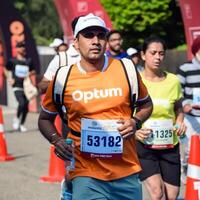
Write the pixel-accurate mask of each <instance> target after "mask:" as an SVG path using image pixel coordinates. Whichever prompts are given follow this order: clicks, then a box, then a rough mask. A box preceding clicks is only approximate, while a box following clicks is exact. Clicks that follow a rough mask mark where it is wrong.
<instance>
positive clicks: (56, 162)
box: [40, 145, 65, 183]
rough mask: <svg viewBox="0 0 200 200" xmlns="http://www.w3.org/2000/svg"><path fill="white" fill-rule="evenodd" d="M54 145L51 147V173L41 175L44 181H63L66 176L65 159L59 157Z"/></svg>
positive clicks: (41, 179)
mask: <svg viewBox="0 0 200 200" xmlns="http://www.w3.org/2000/svg"><path fill="white" fill-rule="evenodd" d="M54 149H55V148H54V146H53V145H51V147H50V160H49V162H50V164H49V175H48V176H42V177H40V181H42V182H50V183H53V182H61V181H62V179H63V178H64V176H65V165H64V161H63V160H61V159H60V158H58V157H57V156H56V155H55V153H54Z"/></svg>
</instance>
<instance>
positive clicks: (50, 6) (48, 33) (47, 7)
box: [11, 0, 63, 45]
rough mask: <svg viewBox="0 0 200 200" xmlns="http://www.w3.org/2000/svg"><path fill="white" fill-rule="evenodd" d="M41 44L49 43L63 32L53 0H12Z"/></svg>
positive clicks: (37, 41)
mask: <svg viewBox="0 0 200 200" xmlns="http://www.w3.org/2000/svg"><path fill="white" fill-rule="evenodd" d="M11 1H12V2H13V4H14V6H15V7H16V8H17V9H18V10H19V12H20V14H21V15H22V17H23V19H24V20H25V21H26V22H27V24H28V25H29V28H30V29H31V30H32V34H33V36H34V38H35V39H36V43H37V44H39V45H48V44H49V43H50V42H51V41H52V40H53V38H55V37H62V36H63V35H62V34H63V33H62V30H61V26H60V24H59V18H58V14H57V11H56V8H55V6H54V3H53V0H45V1H42V0H11Z"/></svg>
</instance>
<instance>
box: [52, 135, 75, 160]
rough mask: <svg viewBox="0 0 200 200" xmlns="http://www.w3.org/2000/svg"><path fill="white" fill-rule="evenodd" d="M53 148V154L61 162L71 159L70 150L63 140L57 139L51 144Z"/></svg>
mask: <svg viewBox="0 0 200 200" xmlns="http://www.w3.org/2000/svg"><path fill="white" fill-rule="evenodd" d="M52 144H53V145H54V146H55V154H56V155H57V156H58V157H59V158H61V159H62V160H70V159H71V157H72V149H71V147H70V146H69V145H67V144H66V142H65V139H64V138H62V137H59V138H58V139H57V140H56V141H54V142H52Z"/></svg>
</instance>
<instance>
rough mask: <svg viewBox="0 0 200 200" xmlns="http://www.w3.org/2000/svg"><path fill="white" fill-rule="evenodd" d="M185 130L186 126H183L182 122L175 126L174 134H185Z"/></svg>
mask: <svg viewBox="0 0 200 200" xmlns="http://www.w3.org/2000/svg"><path fill="white" fill-rule="evenodd" d="M186 130H187V127H186V125H185V123H184V122H182V123H176V125H175V131H176V134H177V135H178V136H181V135H184V134H185V132H186Z"/></svg>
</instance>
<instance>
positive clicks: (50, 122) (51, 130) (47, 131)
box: [38, 111, 59, 143]
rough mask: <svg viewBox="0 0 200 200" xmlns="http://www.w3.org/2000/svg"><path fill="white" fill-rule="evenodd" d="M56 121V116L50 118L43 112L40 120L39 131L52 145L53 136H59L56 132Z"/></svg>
mask: <svg viewBox="0 0 200 200" xmlns="http://www.w3.org/2000/svg"><path fill="white" fill-rule="evenodd" d="M54 119H55V116H52V117H51V118H48V117H47V114H46V113H44V111H41V113H40V116H39V119H38V127H39V130H40V132H41V134H42V135H43V136H44V137H45V138H46V139H47V140H48V141H49V142H50V143H52V136H53V135H55V133H56V134H57V130H56V127H55V125H54ZM57 135H58V134H57ZM58 136H59V135H58Z"/></svg>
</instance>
